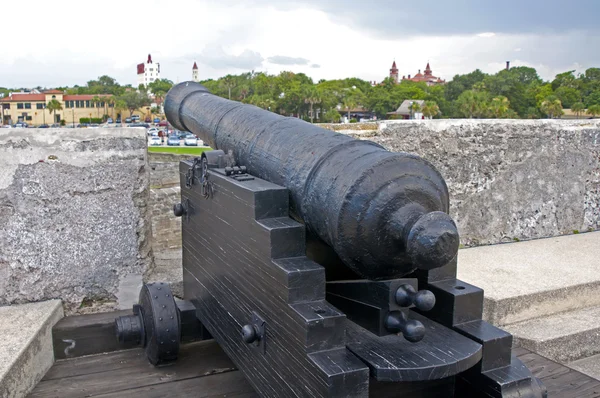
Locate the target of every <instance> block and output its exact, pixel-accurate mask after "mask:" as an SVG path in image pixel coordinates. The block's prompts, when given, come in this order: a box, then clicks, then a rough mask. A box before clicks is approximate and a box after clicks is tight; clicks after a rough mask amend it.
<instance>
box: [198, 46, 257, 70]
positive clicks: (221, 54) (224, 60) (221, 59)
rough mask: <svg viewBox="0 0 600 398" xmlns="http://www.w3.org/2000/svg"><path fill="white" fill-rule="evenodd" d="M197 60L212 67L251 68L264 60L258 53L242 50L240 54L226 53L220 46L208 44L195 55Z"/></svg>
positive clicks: (254, 67)
mask: <svg viewBox="0 0 600 398" xmlns="http://www.w3.org/2000/svg"><path fill="white" fill-rule="evenodd" d="M195 58H197V59H198V62H200V63H203V64H204V65H206V66H209V67H211V68H213V69H221V70H223V69H227V68H235V69H243V70H252V69H256V68H258V67H260V66H261V65H262V63H263V61H264V59H263V57H262V56H261V55H260V53H258V52H256V51H251V50H248V49H246V50H244V51H243V52H242V53H241V54H240V55H233V54H228V53H226V52H225V51H224V50H223V47H221V46H216V45H214V46H208V47H206V48H205V49H204V50H203V51H202V52H201V53H200V54H198V56H197V57H195Z"/></svg>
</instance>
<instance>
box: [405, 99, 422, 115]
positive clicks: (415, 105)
mask: <svg viewBox="0 0 600 398" xmlns="http://www.w3.org/2000/svg"><path fill="white" fill-rule="evenodd" d="M408 110H409V111H410V118H411V119H414V118H415V113H417V112H419V111H420V110H421V104H419V103H418V102H417V101H413V102H411V103H410V105H409V106H408Z"/></svg>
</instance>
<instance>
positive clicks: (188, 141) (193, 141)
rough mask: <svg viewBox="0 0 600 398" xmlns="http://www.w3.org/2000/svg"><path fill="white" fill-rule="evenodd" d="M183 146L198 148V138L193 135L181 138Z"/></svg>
mask: <svg viewBox="0 0 600 398" xmlns="http://www.w3.org/2000/svg"><path fill="white" fill-rule="evenodd" d="M183 144H184V145H185V146H198V137H196V136H195V135H194V134H188V135H186V136H185V137H184V138H183Z"/></svg>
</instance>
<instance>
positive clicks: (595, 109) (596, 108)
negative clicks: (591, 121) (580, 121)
mask: <svg viewBox="0 0 600 398" xmlns="http://www.w3.org/2000/svg"><path fill="white" fill-rule="evenodd" d="M586 113H587V114H588V115H590V116H591V117H595V116H600V105H590V106H588V110H587V112H586Z"/></svg>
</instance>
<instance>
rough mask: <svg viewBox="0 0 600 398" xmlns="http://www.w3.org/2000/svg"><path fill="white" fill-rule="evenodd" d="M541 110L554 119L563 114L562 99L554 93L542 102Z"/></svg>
mask: <svg viewBox="0 0 600 398" xmlns="http://www.w3.org/2000/svg"><path fill="white" fill-rule="evenodd" d="M540 110H541V111H542V112H544V113H545V114H546V115H548V118H549V119H553V118H554V117H556V116H560V115H562V114H563V111H562V104H561V103H560V100H559V99H558V98H556V97H555V96H553V95H551V96H550V97H548V98H546V100H545V101H544V102H542V105H541V106H540Z"/></svg>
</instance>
